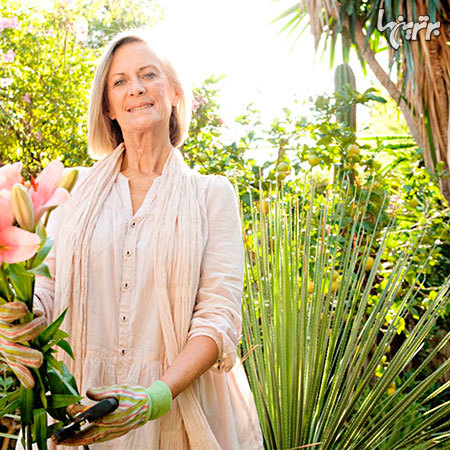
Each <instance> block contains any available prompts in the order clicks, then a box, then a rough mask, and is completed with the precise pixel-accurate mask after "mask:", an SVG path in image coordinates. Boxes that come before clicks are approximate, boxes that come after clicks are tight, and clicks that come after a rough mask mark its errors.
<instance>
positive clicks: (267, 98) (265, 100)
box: [158, 0, 369, 119]
mask: <svg viewBox="0 0 450 450" xmlns="http://www.w3.org/2000/svg"><path fill="white" fill-rule="evenodd" d="M294 3H295V0H279V1H271V0H228V1H226V2H225V1H223V0H220V1H219V0H190V1H183V0H163V1H162V2H161V4H162V5H163V7H164V8H165V20H164V21H163V22H162V23H161V24H160V26H159V27H158V28H159V30H160V31H162V32H163V34H164V35H165V34H166V33H168V34H169V35H171V36H172V37H171V38H169V39H170V40H171V41H174V42H176V45H177V46H178V45H179V53H180V54H181V55H183V56H182V57H183V58H184V60H185V61H184V62H185V63H186V61H187V67H188V70H189V71H190V72H191V76H192V78H193V81H194V83H196V84H198V83H201V81H202V80H203V79H204V78H206V77H207V76H209V75H210V74H217V75H219V74H227V76H226V78H225V79H223V80H222V81H221V82H220V84H219V86H220V88H221V95H220V104H221V107H222V110H223V114H224V116H225V117H224V119H231V118H233V117H234V116H236V115H237V114H239V113H240V112H242V111H243V109H244V106H245V105H246V104H247V103H249V102H250V101H253V102H254V103H255V104H256V105H257V106H258V107H259V108H260V109H261V110H262V113H263V114H264V117H267V118H268V119H269V118H270V117H273V116H274V115H276V114H277V112H278V111H279V110H280V108H282V107H283V106H289V105H290V104H291V103H292V99H293V96H294V94H296V95H297V96H298V97H299V98H301V99H306V98H307V97H309V96H310V95H317V94H319V93H323V92H330V93H331V92H332V90H333V88H334V82H333V71H332V70H330V69H329V56H328V52H327V53H326V55H325V56H324V58H323V61H320V55H316V57H314V43H313V38H312V35H311V34H310V32H309V29H307V30H306V32H305V33H304V35H303V36H302V38H301V39H300V40H299V41H298V42H297V44H296V46H295V47H294V48H293V50H292V52H290V50H291V46H292V43H293V41H294V40H293V38H292V37H291V38H290V39H288V38H287V33H283V34H278V33H279V30H280V29H281V28H282V22H278V23H275V24H271V25H270V22H271V21H272V20H273V19H274V18H276V17H277V16H278V15H280V14H281V13H282V12H283V11H285V10H286V9H287V8H288V7H290V6H292V5H293V4H294ZM353 59H354V60H355V61H354V62H353V63H352V66H353V68H354V70H355V73H356V76H357V78H359V79H361V73H360V69H359V66H358V64H359V63H358V62H357V60H356V58H353ZM340 62H341V61H340V52H337V56H336V61H335V63H336V64H337V63H340ZM360 84H363V85H364V86H361V87H360V86H358V88H359V89H360V90H361V88H363V87H364V88H366V87H368V85H369V81H368V80H364V81H362V83H360Z"/></svg>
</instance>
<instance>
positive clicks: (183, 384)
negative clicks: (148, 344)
mask: <svg viewBox="0 0 450 450" xmlns="http://www.w3.org/2000/svg"><path fill="white" fill-rule="evenodd" d="M218 355H219V349H218V347H217V344H216V343H215V342H214V340H213V339H211V338H210V337H208V336H197V337H194V338H192V339H191V340H190V341H188V342H187V344H186V345H185V346H184V348H183V350H182V351H181V352H180V354H179V355H178V356H177V358H176V359H175V361H174V362H173V364H171V366H170V367H169V368H168V369H167V371H166V373H165V374H164V375H163V376H162V377H161V381H163V382H164V383H166V384H167V386H169V389H170V390H171V392H172V397H173V398H175V397H176V396H177V395H178V394H179V393H180V392H183V391H184V390H185V389H186V388H187V387H189V386H190V385H191V384H192V383H193V382H194V381H195V380H196V379H197V378H198V377H199V376H200V375H202V374H203V373H204V372H206V371H207V370H208V369H209V368H211V367H212V365H213V364H214V363H215V362H216V361H217V358H218Z"/></svg>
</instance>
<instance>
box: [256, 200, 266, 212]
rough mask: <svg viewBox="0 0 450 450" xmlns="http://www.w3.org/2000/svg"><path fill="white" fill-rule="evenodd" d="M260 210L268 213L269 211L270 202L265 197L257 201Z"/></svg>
mask: <svg viewBox="0 0 450 450" xmlns="http://www.w3.org/2000/svg"><path fill="white" fill-rule="evenodd" d="M256 205H257V208H258V211H259V212H260V213H262V214H267V213H268V212H269V203H267V201H266V200H265V199H264V198H263V199H262V200H261V201H259V200H258V201H256Z"/></svg>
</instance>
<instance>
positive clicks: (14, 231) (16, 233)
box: [0, 191, 41, 264]
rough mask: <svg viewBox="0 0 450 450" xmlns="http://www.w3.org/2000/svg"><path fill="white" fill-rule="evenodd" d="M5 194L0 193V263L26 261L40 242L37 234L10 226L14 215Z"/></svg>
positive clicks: (5, 192)
mask: <svg viewBox="0 0 450 450" xmlns="http://www.w3.org/2000/svg"><path fill="white" fill-rule="evenodd" d="M7 194H8V192H7V191H3V192H1V195H0V211H1V214H0V264H2V263H3V262H5V263H7V264H13V263H18V262H21V261H26V260H27V259H30V258H31V257H32V256H34V254H35V253H36V252H37V250H38V248H39V246H40V244H41V239H40V238H39V236H38V235H37V234H34V233H30V232H29V231H25V230H21V229H20V228H18V227H13V226H12V224H13V221H14V216H13V213H12V211H11V205H10V203H9V199H8V195H7Z"/></svg>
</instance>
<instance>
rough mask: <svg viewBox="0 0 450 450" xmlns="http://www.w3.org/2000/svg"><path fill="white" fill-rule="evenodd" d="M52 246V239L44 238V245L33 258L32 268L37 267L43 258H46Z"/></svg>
mask: <svg viewBox="0 0 450 450" xmlns="http://www.w3.org/2000/svg"><path fill="white" fill-rule="evenodd" d="M52 246H53V238H52V237H50V236H49V237H47V238H46V240H45V242H44V245H43V246H42V248H41V249H40V250H39V251H38V252H37V254H36V256H35V257H34V261H33V266H34V267H37V266H39V265H41V264H42V263H43V262H44V260H45V258H46V257H47V255H48V254H49V252H50V250H51V249H52Z"/></svg>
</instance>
